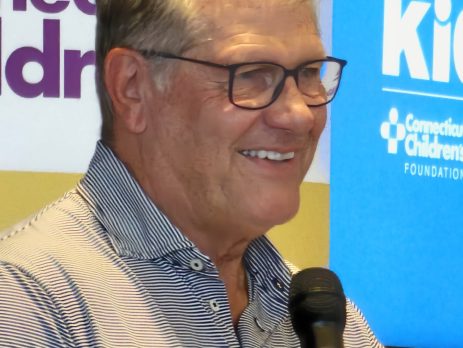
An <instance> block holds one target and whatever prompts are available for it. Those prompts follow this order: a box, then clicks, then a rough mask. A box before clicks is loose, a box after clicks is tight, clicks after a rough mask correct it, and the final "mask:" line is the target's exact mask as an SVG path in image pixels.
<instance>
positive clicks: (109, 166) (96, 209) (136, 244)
mask: <svg viewBox="0 0 463 348" xmlns="http://www.w3.org/2000/svg"><path fill="white" fill-rule="evenodd" d="M77 189H78V191H79V193H80V194H81V195H82V196H83V197H84V198H85V199H86V200H87V201H88V203H89V205H90V208H91V209H92V211H93V213H94V214H95V215H96V217H97V218H98V220H99V221H100V223H101V224H102V225H103V226H104V228H105V229H106V231H107V232H108V235H109V238H110V240H111V243H112V244H113V246H114V248H115V250H116V252H117V253H118V254H119V255H121V256H127V257H131V258H137V259H155V258H159V257H162V256H164V255H166V254H169V253H171V252H174V251H177V250H179V249H184V248H194V245H193V243H192V242H191V241H190V240H189V239H188V238H186V237H185V236H184V235H183V234H182V233H181V232H180V231H179V230H178V229H177V228H176V227H175V226H174V225H173V224H172V223H171V222H170V221H169V219H168V218H167V217H166V216H165V215H164V214H163V213H162V212H161V211H160V210H159V209H158V208H157V207H156V206H155V205H154V204H153V202H152V201H151V199H150V198H149V197H148V196H147V195H146V193H145V192H144V191H143V189H142V188H141V187H140V185H139V184H138V183H137V181H136V180H135V179H134V178H133V177H132V176H131V174H130V173H129V171H128V170H127V168H126V167H125V166H124V164H123V163H122V162H121V161H120V160H119V159H118V158H117V157H116V155H115V154H114V153H113V151H112V150H111V149H110V148H108V147H107V146H105V145H104V144H103V143H102V142H101V141H99V142H98V143H97V146H96V150H95V154H94V156H93V158H92V160H91V162H90V166H89V169H88V171H87V173H86V174H85V176H84V177H83V179H82V180H81V182H80V183H79V185H78V188H77Z"/></svg>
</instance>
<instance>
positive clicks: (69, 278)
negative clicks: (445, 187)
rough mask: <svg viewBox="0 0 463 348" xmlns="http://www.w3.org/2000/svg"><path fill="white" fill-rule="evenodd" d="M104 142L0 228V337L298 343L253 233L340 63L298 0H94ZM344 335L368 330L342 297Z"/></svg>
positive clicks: (286, 277)
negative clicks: (57, 190)
mask: <svg viewBox="0 0 463 348" xmlns="http://www.w3.org/2000/svg"><path fill="white" fill-rule="evenodd" d="M97 21H98V22H97V23H98V24H97V47H96V51H97V57H98V58H97V85H98V90H99V96H100V102H101V109H102V114H103V131H102V142H99V143H98V145H97V149H96V153H95V155H94V158H93V160H92V162H91V164H90V167H89V170H88V172H87V173H86V175H85V177H84V178H83V180H82V181H81V183H80V184H79V185H78V187H77V188H76V189H75V190H73V191H71V192H69V193H68V194H66V195H65V197H64V198H62V199H61V200H59V201H58V202H56V203H54V204H52V205H51V206H49V207H47V208H46V209H44V210H43V211H42V212H40V213H39V214H38V215H37V216H36V217H34V218H32V219H31V220H30V221H27V222H24V223H23V224H22V225H21V226H17V227H15V228H13V229H11V230H9V231H7V232H6V233H4V234H3V235H2V241H1V242H0V255H1V260H2V262H1V267H0V346H2V347H13V346H14V347H21V346H34V347H35V346H48V347H52V346H53V347H55V346H70V347H71V346H72V347H74V346H76V347H88V346H92V347H201V346H204V347H298V346H299V340H298V338H297V337H296V335H295V333H294V331H293V329H292V325H291V321H290V319H289V315H288V310H287V298H288V286H289V281H290V278H291V272H290V270H289V269H288V267H287V266H286V264H285V263H284V262H283V260H282V259H281V257H280V256H279V255H278V253H277V252H276V251H275V249H274V248H273V246H272V245H271V244H270V242H269V241H268V240H267V239H266V238H265V237H264V234H265V232H266V231H268V230H269V229H270V228H271V227H272V226H274V225H277V224H281V223H283V222H285V221H287V220H288V219H290V218H291V217H292V216H293V215H294V214H295V213H296V212H297V209H298V206H299V186H300V184H301V182H302V180H303V178H304V175H305V173H306V171H307V169H308V168H309V165H310V163H311V161H312V158H313V155H314V152H315V149H316V145H317V141H318V139H319V137H320V134H321V132H322V130H323V128H324V126H325V121H326V104H327V103H328V102H330V101H331V100H332V99H333V98H334V95H335V93H336V90H337V87H338V83H339V79H340V76H341V70H342V67H343V65H344V64H345V62H343V61H341V60H337V59H334V58H326V53H325V51H324V49H323V47H322V44H321V41H320V36H319V33H318V30H317V24H316V18H315V14H314V11H313V8H312V4H311V2H310V1H307V0H265V1H263V0H247V1H244V0H223V1H217V0H193V1H187V0H169V1H168V0H159V1H155V0H139V1H127V0H99V1H98V2H97ZM347 311H348V318H347V321H348V323H347V326H346V330H345V343H346V347H356V348H358V347H380V344H379V343H378V342H377V341H376V339H375V338H374V336H373V335H372V334H371V332H370V331H369V329H368V327H367V325H366V323H365V322H364V320H363V318H362V317H361V315H360V314H359V313H358V312H357V311H356V310H355V309H354V307H353V306H352V305H351V304H350V303H349V304H348V308H347Z"/></svg>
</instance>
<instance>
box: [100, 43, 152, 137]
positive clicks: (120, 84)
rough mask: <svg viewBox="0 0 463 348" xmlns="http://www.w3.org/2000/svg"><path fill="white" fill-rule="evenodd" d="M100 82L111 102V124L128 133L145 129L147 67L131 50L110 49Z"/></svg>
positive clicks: (137, 54) (141, 58)
mask: <svg viewBox="0 0 463 348" xmlns="http://www.w3.org/2000/svg"><path fill="white" fill-rule="evenodd" d="M104 72H105V73H104V82H105V85H106V89H107V91H108V94H109V96H110V98H111V101H112V105H113V112H114V121H115V123H116V122H118V123H119V126H122V127H123V128H125V129H126V130H127V131H129V132H131V133H137V134H139V133H142V132H143V131H144V130H145V129H146V125H147V120H146V115H148V113H147V112H146V111H147V110H146V107H147V104H146V102H147V100H146V99H147V95H146V93H145V91H146V90H147V88H149V86H148V84H149V80H148V78H149V76H151V74H150V73H149V71H148V66H147V64H146V62H145V60H144V58H143V57H142V56H141V55H140V54H139V53H137V52H136V51H134V50H130V49H126V48H113V49H112V50H111V51H110V52H109V53H108V54H107V56H106V58H105V62H104Z"/></svg>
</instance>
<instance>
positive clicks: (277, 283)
mask: <svg viewBox="0 0 463 348" xmlns="http://www.w3.org/2000/svg"><path fill="white" fill-rule="evenodd" d="M273 285H274V286H275V287H276V288H277V289H278V290H279V291H283V290H284V286H283V284H282V283H281V281H280V279H278V278H273Z"/></svg>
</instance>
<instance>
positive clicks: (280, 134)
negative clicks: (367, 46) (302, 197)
mask: <svg viewBox="0 0 463 348" xmlns="http://www.w3.org/2000/svg"><path fill="white" fill-rule="evenodd" d="M206 2H207V3H208V7H207V6H206V7H204V8H203V9H202V14H203V15H204V16H207V18H211V21H212V23H213V24H214V29H213V32H212V33H211V36H210V40H206V42H204V43H202V44H200V45H198V46H197V47H195V48H194V49H192V50H190V51H189V52H186V53H185V54H184V56H186V57H190V58H196V59H201V60H207V61H211V62H215V63H220V64H233V63H242V62H252V61H270V62H274V63H278V64H281V65H283V66H285V67H287V68H294V67H296V66H297V65H299V64H300V63H302V62H305V61H308V60H311V59H318V58H324V56H325V53H324V50H323V47H322V44H321V41H320V38H319V36H318V34H317V30H316V27H315V25H314V24H313V23H311V22H310V18H311V17H310V12H309V9H308V8H307V7H305V6H300V7H298V8H294V7H293V8H288V7H287V6H285V5H284V1H282V3H283V5H279V6H277V5H268V4H267V5H265V3H264V5H263V6H261V7H259V6H255V7H240V6H236V5H235V6H234V5H233V2H231V1H230V3H229V4H227V3H228V2H227V1H224V2H222V1H220V2H219V3H220V4H217V3H218V2H216V1H206ZM224 3H225V4H224ZM269 3H272V4H273V3H274V1H270V2H269ZM275 3H276V2H275ZM176 69H177V71H176V73H175V74H174V77H173V80H172V82H171V87H170V88H169V89H168V91H167V92H166V94H165V95H164V97H163V99H162V105H160V103H159V100H153V101H152V106H151V110H150V116H149V117H150V121H149V122H150V124H149V127H148V130H147V132H146V134H145V135H146V136H148V138H147V139H148V143H147V144H148V145H147V146H146V147H145V149H144V151H146V152H147V153H149V155H148V157H149V158H151V159H152V163H151V168H150V171H151V174H148V175H147V177H148V179H149V177H150V176H151V177H152V178H153V180H156V179H155V177H157V178H159V177H163V178H169V179H168V185H167V186H165V189H167V188H168V189H169V190H171V192H172V193H173V192H175V194H172V199H177V200H178V202H176V203H178V204H176V205H177V207H178V209H179V210H180V209H181V211H182V212H181V213H182V214H186V215H190V216H189V218H190V220H191V223H193V224H194V225H195V227H196V228H200V229H202V230H205V229H211V230H216V231H217V233H224V232H225V231H227V230H229V231H234V233H237V234H240V233H242V234H245V233H250V234H256V235H257V234H259V233H263V232H265V231H266V230H268V229H269V228H271V227H272V226H274V225H276V224H281V223H283V222H285V221H287V220H288V219H289V218H291V217H292V216H293V215H294V214H295V213H296V212H297V210H298V207H299V186H300V184H301V182H302V180H303V178H304V176H305V173H306V172H307V170H308V168H309V165H310V163H311V161H312V159H313V156H314V152H315V149H316V145H317V142H318V139H319V137H320V134H321V132H322V130H323V128H324V126H325V122H326V109H325V108H324V107H318V108H309V107H307V106H306V105H305V103H304V101H303V98H302V96H301V94H300V93H299V91H298V89H297V87H296V84H295V81H294V79H293V78H288V79H287V80H286V84H285V87H284V90H283V91H282V93H281V95H280V96H279V98H278V99H277V100H276V101H275V102H274V103H273V104H272V105H270V106H268V107H267V108H265V109H262V110H244V109H240V108H238V107H236V106H234V105H232V104H231V103H230V101H229V99H228V91H227V88H228V71H227V70H225V69H224V70H222V69H218V68H213V67H208V66H203V65H198V64H194V63H191V62H180V61H178V66H177V67H176ZM153 88H154V87H153ZM254 152H255V153H254ZM259 152H261V154H262V155H268V154H269V152H276V153H279V154H283V155H284V156H287V157H291V158H290V159H287V160H284V161H281V160H271V159H268V158H264V159H261V158H259V157H255V154H258V153H259ZM292 153H294V156H292ZM252 155H254V156H252ZM153 185H156V183H153ZM152 198H153V199H154V200H155V201H156V197H152ZM168 213H169V212H168ZM168 215H169V214H168ZM170 215H175V214H170ZM174 222H176V221H175V219H174ZM180 225H185V224H184V223H183V224H182V223H180Z"/></svg>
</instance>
